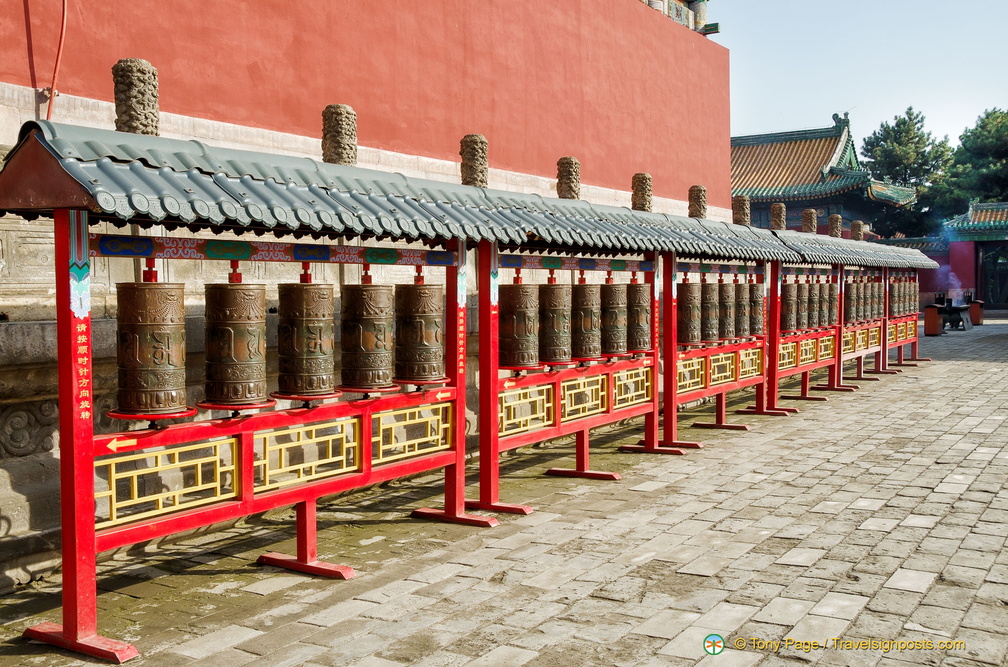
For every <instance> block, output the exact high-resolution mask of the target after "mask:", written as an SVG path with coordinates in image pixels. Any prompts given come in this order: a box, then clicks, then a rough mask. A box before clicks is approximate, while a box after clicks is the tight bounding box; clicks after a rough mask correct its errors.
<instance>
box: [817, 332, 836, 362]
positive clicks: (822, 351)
mask: <svg viewBox="0 0 1008 667" xmlns="http://www.w3.org/2000/svg"><path fill="white" fill-rule="evenodd" d="M835 348H836V343H835V342H834V340H833V336H827V337H826V338H820V339H819V358H820V359H832V358H833V357H834V356H835V354H834V353H835Z"/></svg>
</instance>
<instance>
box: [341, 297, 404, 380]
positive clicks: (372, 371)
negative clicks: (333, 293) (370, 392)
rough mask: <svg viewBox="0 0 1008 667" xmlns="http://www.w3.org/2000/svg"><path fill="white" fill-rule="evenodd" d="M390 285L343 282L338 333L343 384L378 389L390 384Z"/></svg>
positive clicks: (391, 299)
mask: <svg viewBox="0 0 1008 667" xmlns="http://www.w3.org/2000/svg"><path fill="white" fill-rule="evenodd" d="M392 303H393V295H392V287H391V286H390V285H344V286H343V308H342V320H341V322H340V332H341V334H342V337H343V340H342V342H341V346H340V347H341V351H342V369H341V371H340V383H341V384H342V385H343V386H344V387H352V388H359V389H381V388H383V387H389V386H391V385H392V366H393V364H392V322H393V320H394V313H393V309H392Z"/></svg>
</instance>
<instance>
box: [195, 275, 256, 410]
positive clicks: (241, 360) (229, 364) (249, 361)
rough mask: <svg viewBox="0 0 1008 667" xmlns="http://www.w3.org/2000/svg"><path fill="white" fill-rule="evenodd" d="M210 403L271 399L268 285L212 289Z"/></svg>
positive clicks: (209, 291)
mask: <svg viewBox="0 0 1008 667" xmlns="http://www.w3.org/2000/svg"><path fill="white" fill-rule="evenodd" d="M206 400H207V401H208V402H210V403H218V404H221V405H245V404H249V403H261V402H263V401H264V400H266V286H265V285H248V284H244V283H233V284H232V283H228V284H223V285H207V286H206Z"/></svg>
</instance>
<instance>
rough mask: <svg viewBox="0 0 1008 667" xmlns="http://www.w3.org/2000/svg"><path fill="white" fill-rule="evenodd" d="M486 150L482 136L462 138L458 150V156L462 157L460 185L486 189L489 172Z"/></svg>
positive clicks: (470, 135)
mask: <svg viewBox="0 0 1008 667" xmlns="http://www.w3.org/2000/svg"><path fill="white" fill-rule="evenodd" d="M487 148H488V144H487V139H486V137H484V136H483V135H482V134H467V135H465V136H464V137H462V142H461V147H460V150H459V155H461V156H462V185H472V186H474V187H477V188H485V187H487V184H488V180H487V179H488V176H489V171H490V163H489V162H488V160H487Z"/></svg>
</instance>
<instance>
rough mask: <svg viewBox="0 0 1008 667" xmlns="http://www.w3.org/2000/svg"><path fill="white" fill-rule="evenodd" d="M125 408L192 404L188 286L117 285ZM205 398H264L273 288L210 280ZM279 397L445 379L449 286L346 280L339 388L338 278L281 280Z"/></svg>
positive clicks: (233, 402)
mask: <svg viewBox="0 0 1008 667" xmlns="http://www.w3.org/2000/svg"><path fill="white" fill-rule="evenodd" d="M117 287H118V290H119V314H118V333H117V336H118V345H117V363H118V370H119V394H118V403H119V411H120V412H124V413H135V414H163V413H173V412H179V411H182V410H184V409H185V407H186V376H185V359H186V342H185V308H184V299H183V296H184V294H183V285H181V284H175V283H157V282H144V283H120V284H119V285H118V286H117ZM205 289H206V292H205V293H206V330H205V334H206V339H205V348H206V385H205V391H206V399H205V400H206V402H207V403H208V404H215V405H227V406H242V405H254V404H261V403H263V402H264V401H266V400H267V388H266V286H265V285H253V284H245V283H228V284H216V285H206V287H205ZM278 291H279V293H278V296H279V298H278V305H279V308H278V330H277V339H278V344H277V348H278V358H279V375H278V380H277V382H278V392H277V394H276V396H278V397H284V396H291V397H299V398H300V397H311V396H325V395H331V394H333V393H334V392H336V391H337V390H338V389H340V388H342V389H348V390H354V389H357V390H362V391H364V392H366V391H367V390H378V389H384V388H391V387H394V386H395V383H397V382H398V383H404V384H409V383H426V382H437V381H440V380H443V379H444V374H445V367H444V344H443V340H442V330H443V328H444V291H443V288H442V287H441V286H439V285H424V284H417V285H397V286H395V287H394V288H393V287H392V286H386V285H346V286H344V287H343V290H342V297H343V309H342V317H341V320H340V327H341V333H342V341H341V352H342V363H341V371H340V372H341V380H342V384H341V387H337V385H336V371H335V360H336V356H335V355H336V342H335V326H336V325H335V300H334V294H333V286H332V285H324V284H312V283H296V284H284V285H279V286H278Z"/></svg>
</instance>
